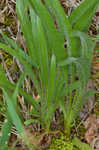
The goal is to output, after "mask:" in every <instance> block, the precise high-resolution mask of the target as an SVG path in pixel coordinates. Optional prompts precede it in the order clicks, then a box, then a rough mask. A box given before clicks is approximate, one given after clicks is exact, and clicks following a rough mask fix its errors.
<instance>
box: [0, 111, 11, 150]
mask: <svg viewBox="0 0 99 150" xmlns="http://www.w3.org/2000/svg"><path fill="white" fill-rule="evenodd" d="M6 117H7V118H6V119H5V121H4V123H3V125H2V129H1V137H0V147H1V148H2V150H4V149H6V148H7V145H8V142H9V139H10V133H11V129H12V120H11V117H10V115H9V112H7V113H6Z"/></svg>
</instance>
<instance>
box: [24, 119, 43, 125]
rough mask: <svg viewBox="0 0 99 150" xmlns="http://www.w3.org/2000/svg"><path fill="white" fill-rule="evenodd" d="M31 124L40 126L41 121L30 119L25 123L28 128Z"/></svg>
mask: <svg viewBox="0 0 99 150" xmlns="http://www.w3.org/2000/svg"><path fill="white" fill-rule="evenodd" d="M31 123H39V124H40V122H39V120H36V119H29V120H26V121H25V122H24V124H25V125H26V126H27V125H29V124H31Z"/></svg>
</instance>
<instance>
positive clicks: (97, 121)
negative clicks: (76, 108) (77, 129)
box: [85, 114, 99, 144]
mask: <svg viewBox="0 0 99 150" xmlns="http://www.w3.org/2000/svg"><path fill="white" fill-rule="evenodd" d="M85 129H86V132H85V139H86V141H87V142H88V144H91V142H92V141H93V140H94V138H96V137H98V136H99V116H97V115H96V114H93V115H90V116H89V117H88V119H87V120H86V121H85Z"/></svg>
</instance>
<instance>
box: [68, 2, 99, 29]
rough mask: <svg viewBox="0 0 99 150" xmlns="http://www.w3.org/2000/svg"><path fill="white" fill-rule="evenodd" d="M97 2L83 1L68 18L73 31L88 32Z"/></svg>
mask: <svg viewBox="0 0 99 150" xmlns="http://www.w3.org/2000/svg"><path fill="white" fill-rule="evenodd" d="M98 4H99V1H98V0H91V1H90V0H85V1H84V2H82V4H80V5H79V6H78V7H77V8H76V9H75V10H74V11H73V12H72V13H71V15H70V16H69V21H70V22H71V24H72V25H73V28H74V29H77V30H80V31H84V32H88V28H89V25H90V23H91V20H92V17H93V15H94V13H95V11H96V9H97V7H98Z"/></svg>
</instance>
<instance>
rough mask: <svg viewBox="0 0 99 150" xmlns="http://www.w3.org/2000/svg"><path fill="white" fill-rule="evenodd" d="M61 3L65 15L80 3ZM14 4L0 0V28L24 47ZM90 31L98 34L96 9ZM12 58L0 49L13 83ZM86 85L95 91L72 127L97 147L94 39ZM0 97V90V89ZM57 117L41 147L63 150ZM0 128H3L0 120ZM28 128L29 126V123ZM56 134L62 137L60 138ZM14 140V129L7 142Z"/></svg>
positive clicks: (98, 57) (98, 65)
mask: <svg viewBox="0 0 99 150" xmlns="http://www.w3.org/2000/svg"><path fill="white" fill-rule="evenodd" d="M61 4H62V6H63V7H64V10H65V12H66V14H67V15H69V14H70V12H71V11H72V9H75V7H77V6H78V5H79V1H78V2H77V1H76V2H75V3H72V5H71V3H65V0H61ZM15 5H16V3H15V0H0V31H4V32H5V33H6V34H7V35H8V36H9V37H10V38H12V39H13V40H14V41H16V40H18V41H19V42H20V45H21V46H22V47H24V46H25V45H24V39H23V36H21V35H20V34H19V32H20V27H19V21H18V19H17V15H16V11H15ZM71 6H72V7H71ZM89 34H90V35H92V36H93V37H95V36H96V35H98V34H99V9H98V10H97V12H96V14H95V16H94V18H93V20H92V24H91V26H90V28H89ZM0 42H2V36H1V35H0ZM13 59H14V58H12V56H10V55H8V54H7V53H5V52H3V51H2V52H1V50H0V63H1V64H2V65H3V67H4V69H5V72H6V74H7V77H8V79H9V80H10V81H11V82H12V83H15V82H16V81H17V80H18V78H19V74H20V72H21V71H20V69H21V68H20V67H19V66H18V65H17V64H15V63H13ZM87 88H88V89H96V91H97V92H96V94H95V96H92V97H90V98H89V99H88V102H87V103H86V105H85V106H84V108H83V110H82V112H81V114H80V119H79V120H77V122H76V127H73V129H72V135H77V136H78V137H79V139H80V140H81V141H85V142H87V143H88V144H89V145H91V146H92V147H93V148H96V149H97V150H99V41H97V45H96V48H95V50H94V58H93V62H92V71H91V79H90V80H89V82H88V87H87ZM0 99H2V92H0ZM3 107H4V106H2V107H1V106H0V109H4V108H3ZM0 115H1V114H0ZM57 115H58V113H57V112H56V116H57ZM2 118H3V117H2V115H1V116H0V119H1V120H0V122H2V121H3V120H4V118H3V119H2ZM56 120H57V122H56V124H55V125H53V127H52V128H55V131H51V133H50V136H49V137H46V136H45V134H43V135H42V137H40V138H41V145H42V146H41V147H42V149H47V147H49V145H50V147H49V149H50V150H54V149H56V150H59V145H61V146H60V149H63V147H62V145H64V146H65V136H64V135H63V133H62V130H61V129H62V124H61V123H60V122H61V120H58V116H57V117H56ZM0 127H2V124H1V123H0ZM28 128H31V125H30V126H29V127H28ZM35 134H36V133H35ZM37 134H38V133H37ZM59 137H61V138H60V139H59ZM16 139H17V134H16V131H15V130H14V131H13V132H12V134H11V138H10V142H9V145H11V146H12V145H13V144H12V143H15V141H16ZM63 141H64V142H63ZM16 147H18V149H20V150H26V146H25V145H24V144H22V143H21V142H18V143H17V144H16Z"/></svg>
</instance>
